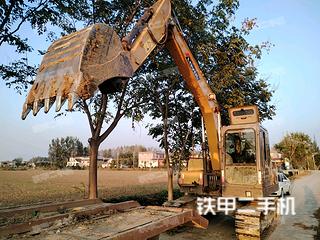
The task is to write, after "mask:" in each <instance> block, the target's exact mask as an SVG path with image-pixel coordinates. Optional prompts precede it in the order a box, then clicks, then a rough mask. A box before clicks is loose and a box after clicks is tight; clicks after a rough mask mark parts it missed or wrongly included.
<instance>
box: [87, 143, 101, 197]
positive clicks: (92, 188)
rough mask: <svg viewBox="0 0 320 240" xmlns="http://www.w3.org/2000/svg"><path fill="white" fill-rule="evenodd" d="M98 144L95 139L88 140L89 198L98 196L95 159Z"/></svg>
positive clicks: (96, 157) (96, 158)
mask: <svg viewBox="0 0 320 240" xmlns="http://www.w3.org/2000/svg"><path fill="white" fill-rule="evenodd" d="M98 149H99V144H98V143H97V142H96V141H93V140H91V141H90V167H89V199H96V198H98V185H97V179H98V178H97V174H98V173H97V160H98Z"/></svg>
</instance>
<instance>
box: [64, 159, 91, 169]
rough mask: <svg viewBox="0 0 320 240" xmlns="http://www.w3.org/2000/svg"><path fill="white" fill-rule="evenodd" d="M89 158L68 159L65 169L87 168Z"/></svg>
mask: <svg viewBox="0 0 320 240" xmlns="http://www.w3.org/2000/svg"><path fill="white" fill-rule="evenodd" d="M89 166H90V158H89V157H70V158H69V161H68V162H67V167H81V168H84V167H89Z"/></svg>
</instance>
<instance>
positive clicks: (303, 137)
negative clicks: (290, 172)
mask: <svg viewBox="0 0 320 240" xmlns="http://www.w3.org/2000/svg"><path fill="white" fill-rule="evenodd" d="M274 147H275V148H276V149H277V150H278V151H279V152H280V153H282V154H283V157H284V158H288V159H289V160H290V163H291V164H292V166H293V168H303V169H307V170H309V169H314V168H315V161H314V154H315V150H316V149H315V148H314V143H313V142H312V140H311V138H310V136H308V135H307V134H305V133H302V132H294V133H289V134H286V135H285V136H284V138H283V139H282V140H281V141H280V142H279V143H278V144H275V146H274Z"/></svg>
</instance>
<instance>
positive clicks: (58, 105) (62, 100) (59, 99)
mask: <svg viewBox="0 0 320 240" xmlns="http://www.w3.org/2000/svg"><path fill="white" fill-rule="evenodd" d="M65 102H66V99H65V98H62V96H57V99H56V112H59V111H60V110H61V107H62V106H63V104H64V103H65Z"/></svg>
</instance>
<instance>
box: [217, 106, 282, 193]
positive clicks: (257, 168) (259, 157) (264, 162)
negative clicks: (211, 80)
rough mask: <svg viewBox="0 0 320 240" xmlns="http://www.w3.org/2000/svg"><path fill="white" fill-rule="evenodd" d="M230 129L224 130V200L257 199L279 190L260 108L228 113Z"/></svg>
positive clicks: (242, 108) (255, 107) (232, 109)
mask: <svg viewBox="0 0 320 240" xmlns="http://www.w3.org/2000/svg"><path fill="white" fill-rule="evenodd" d="M229 116H230V121H231V125H230V126H225V127H222V131H221V135H222V136H221V137H222V145H223V147H222V166H221V167H222V196H224V197H234V196H237V197H246V198H257V197H265V196H269V195H270V194H271V193H272V192H274V191H275V190H276V189H277V178H276V171H275V170H274V169H273V168H272V164H271V159H270V146H269V139H268V132H267V130H266V129H265V128H263V127H262V126H261V125H260V123H259V114H258V108H257V106H248V107H238V108H231V109H229Z"/></svg>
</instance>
